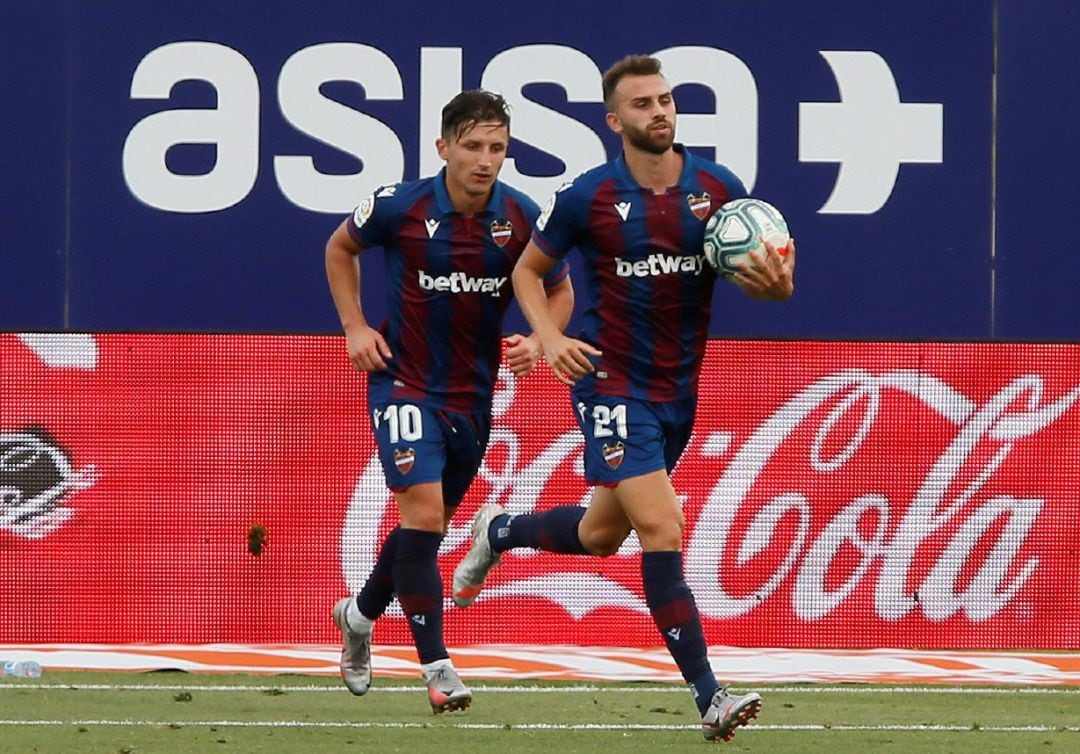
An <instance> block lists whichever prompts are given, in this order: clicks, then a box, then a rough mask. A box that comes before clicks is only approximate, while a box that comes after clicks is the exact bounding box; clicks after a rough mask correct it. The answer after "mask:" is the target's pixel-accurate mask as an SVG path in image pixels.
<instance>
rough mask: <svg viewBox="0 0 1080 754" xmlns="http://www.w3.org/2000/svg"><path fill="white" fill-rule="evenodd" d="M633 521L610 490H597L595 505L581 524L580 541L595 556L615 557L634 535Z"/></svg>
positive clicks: (592, 503)
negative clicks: (625, 542) (631, 525)
mask: <svg viewBox="0 0 1080 754" xmlns="http://www.w3.org/2000/svg"><path fill="white" fill-rule="evenodd" d="M630 528H631V527H630V519H629V518H628V517H627V515H626V512H625V511H623V509H622V506H621V505H619V500H618V498H616V497H615V492H614V490H612V489H611V488H610V487H597V488H595V489H594V490H593V495H592V501H591V502H590V503H589V507H588V509H587V510H586V511H585V515H584V516H582V518H581V523H579V524H578V538H579V539H580V540H581V544H582V545H584V547H585V549H586V550H588V551H589V552H591V553H592V554H593V555H614V554H615V553H616V552H617V551H618V549H619V547H620V546H622V543H623V541H624V540H625V539H626V538H627V536H629V534H630Z"/></svg>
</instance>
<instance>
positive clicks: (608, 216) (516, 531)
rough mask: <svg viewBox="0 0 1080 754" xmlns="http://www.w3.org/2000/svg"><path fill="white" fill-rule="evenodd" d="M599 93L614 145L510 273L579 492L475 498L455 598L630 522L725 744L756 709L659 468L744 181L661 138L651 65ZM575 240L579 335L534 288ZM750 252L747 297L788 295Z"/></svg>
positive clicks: (665, 632) (687, 669)
mask: <svg viewBox="0 0 1080 754" xmlns="http://www.w3.org/2000/svg"><path fill="white" fill-rule="evenodd" d="M603 93H604V102H605V104H606V106H607V110H608V112H607V123H608V125H609V126H610V127H611V129H612V130H614V131H615V132H616V133H618V134H620V136H621V137H622V154H621V155H620V156H619V157H618V158H617V159H615V160H614V161H612V162H609V163H606V164H604V165H601V166H599V167H596V168H594V169H592V170H590V171H587V172H586V173H584V174H582V175H581V176H579V177H578V178H577V179H576V180H574V181H573V182H572V183H571V184H569V185H567V186H564V187H563V188H561V189H559V191H557V192H556V193H555V196H554V197H553V198H552V200H551V203H550V204H549V205H548V206H547V207H546V208H545V209H544V212H543V213H542V214H541V217H540V219H539V221H538V222H537V225H536V231H535V232H534V234H533V237H532V241H531V242H530V244H529V246H528V247H527V248H526V249H525V252H524V254H523V255H522V257H521V260H520V261H519V262H518V265H517V267H516V268H515V270H514V274H513V282H514V288H515V290H516V293H517V297H518V301H519V302H520V304H521V308H522V311H523V312H524V313H525V316H526V317H527V318H528V320H529V323H530V324H531V325H532V327H533V330H534V332H535V333H536V334H537V335H539V337H540V341H541V345H542V347H543V351H544V355H545V358H546V359H547V361H548V362H549V363H550V364H551V366H552V368H553V369H554V370H555V373H556V375H559V376H560V378H561V379H562V380H563V381H564V382H566V383H567V384H569V385H572V386H573V390H572V396H573V402H574V407H575V409H576V411H575V414H576V416H577V420H578V423H579V425H580V427H581V430H582V432H583V434H584V436H585V476H586V478H587V480H588V481H589V482H590V483H591V484H593V485H594V486H595V489H594V492H593V496H592V502H591V503H590V505H589V507H588V508H583V507H580V506H561V507H556V508H552V509H549V510H547V511H545V512H543V513H539V514H530V515H522V516H512V517H511V516H507V515H506V514H505V513H503V511H502V509H501V508H500V507H499V506H495V505H485V506H482V507H481V509H480V510H479V511H478V512H477V514H476V516H475V517H474V520H473V542H472V545H471V547H470V549H469V552H468V553H467V554H466V556H465V558H464V559H463V560H462V561H461V563H460V564H459V565H458V567H457V569H456V570H455V572H454V585H453V595H454V600H455V602H456V603H457V604H458V605H460V606H463V607H464V606H467V605H469V604H472V602H473V601H474V600H475V599H476V597H477V595H478V593H479V591H480V589H481V587H482V585H483V582H484V578H485V577H486V575H487V573H488V570H489V569H490V568H491V567H492V566H493V565H495V564H496V563H497V562H498V560H499V556H500V554H501V553H502V552H505V551H506V550H508V549H510V548H513V547H533V548H536V549H543V550H548V551H552V552H561V553H580V554H593V555H601V556H605V555H612V554H614V553H615V552H616V551H617V550H618V549H619V546H620V545H621V544H622V542H623V540H624V539H625V538H626V537H627V536H628V535H629V533H630V530H631V529H633V530H634V531H636V532H637V535H638V538H639V540H640V541H641V548H642V550H643V554H642V558H641V575H642V581H643V586H644V591H645V602H646V604H647V605H648V607H649V611H650V612H651V614H652V617H653V621H654V622H655V624H656V626H657V628H658V629H659V630H660V633H661V635H662V636H663V638H664V642H665V643H666V645H667V648H668V650H669V651H670V652H671V655H672V657H673V658H674V660H675V663H676V665H678V667H679V670H680V672H681V674H682V676H683V678H684V679H685V680H686V682H687V683H688V684H689V685H690V688H691V690H692V692H693V694H694V698H695V700H696V702H697V706H698V709H699V711H700V713H701V725H702V731H703V733H704V735H705V738H706V739H708V740H725V741H726V740H730V739H731V737H732V736H733V735H734V734H735V729H736V728H737V727H739V726H741V725H745V724H747V723H748V722H749V721H750V720H751V719H753V718H754V717H755V716H756V715H757V713H758V711H759V710H760V708H761V697H760V696H759V695H758V694H756V693H749V694H746V695H743V696H738V695H734V694H731V693H729V692H728V691H727V689H726V688H724V687H722V686H720V685H719V683H718V682H717V680H716V678H715V676H714V674H713V671H712V668H711V667H710V665H709V660H708V656H707V650H706V644H705V638H704V635H703V632H702V627H701V621H700V618H699V615H698V612H697V608H696V606H695V603H694V597H693V595H692V594H691V592H690V589H689V587H688V586H687V584H686V581H685V579H684V575H683V560H682V552H681V550H682V537H683V528H684V523H685V522H684V518H683V514H682V510H681V508H680V505H679V501H678V498H677V497H676V495H675V491H674V489H673V488H672V486H671V481H670V478H669V474H670V473H671V470H672V469H673V468H674V467H675V463H676V462H677V461H678V459H679V456H680V455H681V454H682V452H683V449H684V448H685V447H686V443H687V442H688V440H689V438H690V431H691V428H692V425H693V420H694V411H695V407H696V397H697V384H698V374H699V372H700V369H701V362H702V359H703V357H704V354H705V342H706V338H707V329H708V322H709V309H710V303H711V299H712V291H713V284H714V282H715V279H716V276H715V274H714V273H713V271H712V270H711V268H709V267H708V266H707V265H706V264H705V261H704V256H703V252H702V242H703V236H704V226H705V223H706V221H707V219H708V218H709V216H710V215H711V214H712V213H713V212H715V211H716V210H717V209H718V208H719V207H720V205H722V204H724V203H725V202H727V201H729V200H731V199H736V198H739V197H742V196H745V195H746V189H745V187H744V186H743V184H742V182H741V181H740V180H739V179H738V178H737V177H736V176H735V175H734V174H733V173H732V172H731V171H730V170H728V169H727V168H726V167H723V166H721V165H718V164H716V163H714V162H711V161H708V160H705V159H702V158H701V157H698V156H696V155H693V154H691V153H690V152H689V151H687V150H685V149H684V148H683V147H682V146H681V145H679V144H676V143H675V141H674V138H675V101H674V99H673V97H672V92H671V87H670V86H669V85H668V83H667V81H666V80H665V78H664V76H663V75H662V74H661V69H660V61H659V60H657V59H655V58H651V57H646V56H630V57H627V58H625V59H623V60H621V61H619V62H618V63H616V64H615V65H614V66H612V67H611V68H610V69H609V70H608V71H607V72H606V73H605V74H604V77H603ZM575 246H576V247H577V248H578V249H579V250H580V251H581V255H582V257H583V260H584V265H585V267H584V269H585V274H586V279H587V284H588V286H589V289H590V290H591V291H592V292H593V293H594V296H593V301H592V303H591V306H590V308H589V309H588V310H587V311H586V313H585V317H584V322H583V326H584V332H583V334H582V336H581V339H575V338H570V337H567V336H565V335H564V334H563V333H562V331H561V330H562V328H561V326H560V322H559V319H558V318H556V317H555V316H553V314H554V312H553V310H552V309H551V308H550V306H549V304H548V301H547V300H546V299H545V296H544V293H543V287H542V281H543V279H544V278H545V276H547V275H550V274H551V271H553V270H557V269H559V266H560V265H561V264H563V259H564V258H565V257H566V255H567V254H568V253H569V251H570V250H571V249H572V248H573V247H575ZM751 256H752V258H753V259H752V262H753V263H752V264H747V265H746V266H745V267H744V268H743V270H742V272H741V273H739V274H737V275H734V276H733V280H734V281H735V282H736V283H737V284H738V285H739V286H740V287H741V288H742V290H743V291H744V292H745V293H746V294H748V295H749V296H751V297H753V298H758V299H772V300H783V299H786V298H788V297H789V296H790V295H791V294H792V291H793V278H792V274H793V270H794V265H795V248H794V244H793V243H790V242H789V244H788V246H787V248H786V249H777V248H776V247H775V246H773V245H772V244H769V243H766V244H765V247H764V249H759V250H758V251H756V252H753V253H752V254H751Z"/></svg>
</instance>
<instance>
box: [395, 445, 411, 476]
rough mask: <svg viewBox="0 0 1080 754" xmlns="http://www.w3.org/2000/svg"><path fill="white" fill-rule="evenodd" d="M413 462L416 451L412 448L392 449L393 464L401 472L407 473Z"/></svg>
mask: <svg viewBox="0 0 1080 754" xmlns="http://www.w3.org/2000/svg"><path fill="white" fill-rule="evenodd" d="M415 463H416V451H415V450H413V449H412V448H406V449H405V450H395V451H394V465H395V466H397V470H398V471H400V472H401V473H402V474H408V473H409V472H410V471H412V467H413V464H415Z"/></svg>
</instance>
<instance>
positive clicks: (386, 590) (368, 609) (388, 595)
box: [356, 526, 401, 620]
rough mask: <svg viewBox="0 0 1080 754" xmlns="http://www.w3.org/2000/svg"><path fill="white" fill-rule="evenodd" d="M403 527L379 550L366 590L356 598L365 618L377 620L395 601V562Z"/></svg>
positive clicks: (385, 541) (398, 528) (389, 536)
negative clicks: (399, 536) (393, 600)
mask: <svg viewBox="0 0 1080 754" xmlns="http://www.w3.org/2000/svg"><path fill="white" fill-rule="evenodd" d="M400 533H401V527H400V526H395V527H394V528H393V529H392V530H391V531H390V533H389V534H387V535H386V539H384V540H383V543H382V547H381V548H380V549H379V557H378V558H376V559H375V566H374V567H373V568H372V569H371V573H369V574H368V577H367V581H365V582H364V588H363V589H361V590H360V594H358V595H357V596H356V606H357V607H358V608H360V613H361V614H362V615H363V616H364V617H365V618H370V619H371V620H375V619H376V618H378V617H380V616H382V614H383V613H384V612H386V608H387V607H389V605H390V600H392V599H394V561H395V560H396V559H397V543H398V535H399V534H400Z"/></svg>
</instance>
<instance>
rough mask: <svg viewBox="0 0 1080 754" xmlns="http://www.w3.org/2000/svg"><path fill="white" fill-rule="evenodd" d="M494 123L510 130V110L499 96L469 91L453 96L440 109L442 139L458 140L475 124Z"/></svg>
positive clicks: (480, 90)
mask: <svg viewBox="0 0 1080 754" xmlns="http://www.w3.org/2000/svg"><path fill="white" fill-rule="evenodd" d="M491 121H494V122H496V123H501V124H502V125H504V126H506V130H507V131H509V130H510V108H509V106H508V105H507V104H506V100H505V99H503V96H502V95H501V94H495V93H494V92H487V91H484V90H483V89H470V90H469V91H467V92H462V93H461V94H458V95H457V96H455V97H454V98H453V99H452V100H450V101H449V102H447V103H446V106H445V107H443V109H442V137H443V138H444V139H446V140H447V141H452V140H455V139H460V138H461V137H462V136H463V135H464V134H465V133H466V132H467V131H469V129H471V128H472V127H473V126H475V125H476V124H477V123H487V122H491Z"/></svg>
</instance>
